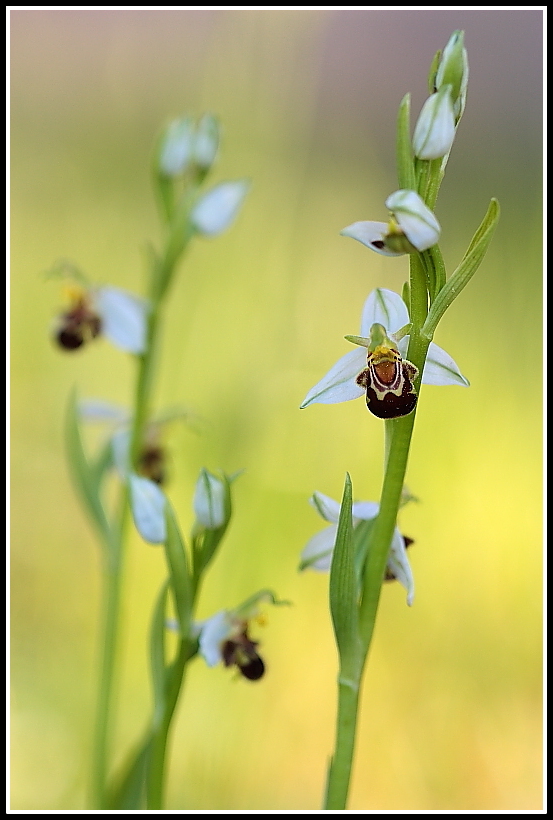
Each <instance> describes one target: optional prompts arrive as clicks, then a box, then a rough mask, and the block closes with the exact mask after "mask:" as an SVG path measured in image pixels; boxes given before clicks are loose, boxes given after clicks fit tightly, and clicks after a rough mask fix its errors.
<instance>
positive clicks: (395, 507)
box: [325, 254, 430, 810]
mask: <svg viewBox="0 0 553 820" xmlns="http://www.w3.org/2000/svg"><path fill="white" fill-rule="evenodd" d="M410 267H411V270H410V295H411V320H412V328H411V333H410V336H409V350H408V354H407V359H408V360H409V361H410V362H412V363H413V364H414V365H415V366H416V367H417V368H418V370H419V374H418V377H417V379H416V380H415V387H416V389H417V391H420V381H421V375H422V371H423V368H424V363H425V360H426V354H427V352H428V347H429V344H430V340H429V339H428V338H426V337H425V336H423V335H422V334H421V332H420V328H421V326H422V324H423V323H424V320H425V319H426V316H427V313H428V296H427V289H426V275H425V269H424V268H423V265H422V262H421V259H420V258H419V257H418V256H417V255H415V254H413V256H412V257H411V266H410ZM416 409H417V408H416V407H415V410H414V411H413V412H412V413H409V415H407V416H403V417H402V418H398V419H390V420H388V421H386V438H385V454H384V455H385V458H384V461H385V471H384V481H383V484H382V493H381V496H380V508H379V512H378V516H377V518H376V520H375V523H374V526H373V527H372V529H371V533H370V543H369V547H368V553H367V560H366V563H365V576H364V586H363V590H362V597H361V602H360V605H359V637H360V642H361V648H360V664H359V674H358V676H356V679H355V680H349V681H344V680H343V679H342V678H340V680H339V684H338V686H339V689H338V716H337V728H336V746H335V752H334V756H333V759H332V763H331V766H330V769H329V775H328V782H327V794H326V805H325V809H333V810H345V808H346V803H347V797H348V791H349V783H350V778H351V766H352V761H353V753H354V746H355V734H356V728H357V711H358V707H359V690H360V685H361V680H362V673H363V669H364V666H365V663H366V661H367V657H368V653H369V649H370V646H371V642H372V637H373V634H374V627H375V623H376V615H377V611H378V604H379V602H380V594H381V591H382V582H383V579H384V572H385V569H386V563H387V560H388V554H389V551H390V544H391V542H392V537H393V533H394V529H395V527H396V524H397V516H398V511H399V507H400V503H401V495H402V491H403V486H404V483H405V474H406V471H407V462H408V458H409V449H410V446H411V438H412V435H413V428H414V424H415V417H416Z"/></svg>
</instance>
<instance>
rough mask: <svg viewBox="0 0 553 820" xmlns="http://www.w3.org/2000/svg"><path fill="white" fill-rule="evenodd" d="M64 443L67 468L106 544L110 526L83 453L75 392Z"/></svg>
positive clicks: (67, 419) (93, 476)
mask: <svg viewBox="0 0 553 820" xmlns="http://www.w3.org/2000/svg"><path fill="white" fill-rule="evenodd" d="M65 441H66V447H67V456H68V460H69V466H70V469H71V472H72V474H73V478H74V480H75V484H76V487H77V490H78V492H79V495H80V497H81V500H82V502H83V504H84V506H85V508H86V510H87V512H88V514H89V515H90V517H91V519H92V521H93V522H94V524H95V526H96V527H97V529H98V530H99V532H100V536H101V537H102V540H103V541H104V542H108V541H109V538H110V526H109V523H108V520H107V518H106V514H105V512H104V508H103V506H102V502H101V501H100V497H99V491H98V487H99V476H98V472H97V471H94V470H93V469H91V467H90V465H89V463H88V459H87V457H86V454H85V451H84V447H83V442H82V438H81V431H80V427H79V413H78V408H77V401H76V394H75V391H73V392H72V393H71V396H70V398H69V404H68V407H67V416H66V424H65Z"/></svg>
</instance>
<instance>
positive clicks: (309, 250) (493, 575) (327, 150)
mask: <svg viewBox="0 0 553 820" xmlns="http://www.w3.org/2000/svg"><path fill="white" fill-rule="evenodd" d="M455 29H464V30H465V42H466V46H467V49H468V55H469V64H470V81H469V91H468V101H467V108H466V112H465V116H464V118H463V121H462V123H461V126H460V129H459V132H458V135H457V139H456V143H455V145H454V148H453V152H452V156H451V160H450V163H449V166H448V173H447V175H446V179H445V183H444V185H443V188H442V192H441V194H440V198H439V201H438V206H437V216H438V218H439V220H440V222H441V225H442V240H441V243H440V244H441V248H442V250H443V253H444V256H445V259H446V263H447V264H448V268H449V270H450V271H452V270H453V269H454V267H455V266H456V264H457V262H458V261H459V258H460V256H461V255H462V253H463V252H464V250H465V247H466V245H467V244H468V242H469V240H470V238H471V237H472V234H473V232H474V230H475V229H476V227H477V225H478V224H479V222H480V220H481V218H482V216H483V214H484V213H485V211H486V208H487V205H488V202H489V200H490V198H491V197H492V196H495V197H497V198H498V199H499V201H500V204H501V209H502V216H501V221H500V225H499V228H498V230H497V233H496V235H495V237H494V240H493V242H492V245H491V249H490V251H489V253H488V255H487V257H486V259H485V262H484V264H483V265H482V267H481V268H480V270H479V271H478V274H477V276H476V277H475V279H473V281H472V282H471V283H470V286H469V287H468V288H467V289H466V291H464V292H463V294H462V295H461V296H460V298H459V299H458V300H457V302H456V303H455V305H454V307H453V309H451V310H450V311H449V312H448V313H447V314H446V316H445V318H444V320H443V321H442V323H441V325H440V327H439V328H438V332H437V334H436V341H437V343H438V344H440V345H441V346H443V347H444V348H445V349H446V350H447V351H448V352H449V353H450V354H451V355H452V356H453V357H454V358H455V359H456V361H457V362H458V364H459V366H460V368H461V370H462V372H463V373H464V374H465V375H466V376H467V377H468V378H469V379H470V381H471V385H472V386H471V388H470V389H467V390H465V389H462V388H457V387H448V388H438V387H426V388H425V389H424V390H423V393H422V398H421V401H420V404H419V411H418V416H417V423H416V427H415V437H414V445H413V448H412V451H411V458H410V465H409V471H408V486H409V488H410V489H411V491H412V492H413V493H414V494H415V495H416V496H418V497H419V499H420V503H418V504H411V505H409V506H408V507H407V508H406V509H405V510H404V511H403V512H402V513H401V520H400V524H401V527H402V529H403V531H404V532H405V533H407V534H408V535H409V536H411V537H412V538H414V539H415V542H416V543H415V545H414V547H413V548H412V550H411V551H410V557H411V562H412V566H413V569H414V573H415V578H416V584H417V593H416V599H415V604H414V606H413V608H412V609H408V608H407V607H406V605H405V592H404V590H403V589H402V588H400V587H399V585H397V584H396V585H387V586H386V588H385V589H384V592H383V596H382V603H381V609H380V612H379V621H378V625H377V629H376V637H375V641H374V644H373V648H372V650H371V654H370V658H369V664H368V669H367V674H366V679H365V687H364V694H363V698H362V710H361V722H360V727H359V740H358V746H357V752H356V758H355V768H354V774H353V782H352V790H351V799H350V803H349V808H350V809H352V810H364V809H375V810H376V809H378V810H386V809H388V810H403V811H409V810H442V811H443V810H455V809H456V810H465V811H468V810H481V811H482V810H531V809H534V810H536V809H540V808H541V806H542V779H541V778H542V710H541V704H542V700H541V695H542V692H541V688H542V574H541V572H542V466H541V459H542V440H541V430H542V355H541V354H542V331H541V316H542V298H541V297H542V261H541V230H542V225H541V205H542V195H541V183H542V164H541V163H542V12H541V11H539V10H527V11H524V10H515V9H505V10H495V11H494V10H463V9H459V10H455V9H449V10H438V11H432V10H417V9H412V10H397V11H396V10H392V9H391V8H390V9H387V10H386V9H383V10H371V9H367V10H333V9H331V8H329V9H320V10H317V9H312V10H268V9H265V10H263V9H260V10H232V9H228V10H216V9H212V10H209V9H208V10H197V11H194V10H177V9H174V10H166V11H163V10H161V11H148V10H129V11H118V10H104V11H101V10H98V11H93V10H90V11H87V10H75V11H64V10H61V11H53V10H52V11H48V10H38V11H37V10H35V11H33V10H29V11H25V10H18V11H12V12H11V262H12V274H11V461H12V467H11V808H12V809H27V810H33V809H34V810H60V809H61V810H63V809H73V810H74V809H79V808H82V807H83V805H84V801H85V794H86V788H87V779H88V767H89V752H90V738H91V731H92V717H93V706H94V694H95V685H96V664H97V657H98V651H99V648H98V643H97V642H98V631H97V629H98V624H97V620H98V613H99V592H100V584H99V554H98V548H97V544H96V542H95V538H94V535H93V533H92V531H91V529H90V528H89V525H88V521H87V520H86V518H85V516H84V514H83V512H82V510H81V508H80V507H79V504H78V502H77V500H76V498H75V495H74V493H73V490H72V486H71V482H70V479H69V476H68V472H67V467H66V463H65V458H64V444H63V418H64V412H65V407H66V402H67V398H68V394H69V392H70V390H71V389H72V387H73V386H74V385H77V386H78V389H79V391H80V394H81V395H82V396H85V397H95V398H103V399H106V400H109V401H112V402H116V403H120V404H124V405H125V404H127V402H128V400H129V396H130V395H131V391H132V389H133V382H134V375H135V371H134V364H133V361H132V360H131V358H130V357H128V356H127V355H126V354H123V353H121V352H120V351H117V350H115V349H114V348H112V347H110V345H109V343H108V342H106V341H103V340H101V341H98V342H96V343H95V344H92V345H90V347H88V348H86V349H84V350H82V351H79V352H76V353H74V354H64V353H62V352H60V351H58V350H57V349H56V348H55V347H54V345H53V344H52V342H51V341H50V338H49V337H50V332H51V327H52V323H53V321H54V320H55V317H56V315H57V313H58V312H59V310H60V307H61V304H62V303H61V294H60V289H59V286H58V284H57V283H56V282H52V281H50V282H47V281H45V280H44V278H43V271H45V270H46V269H47V268H48V267H49V266H50V265H51V264H52V263H53V262H54V261H55V260H56V259H58V258H60V257H67V258H70V259H72V260H74V261H75V262H77V263H78V264H79V265H80V266H81V267H82V268H83V269H84V270H85V271H86V272H87V274H88V275H89V276H90V278H91V279H92V280H93V281H97V282H105V283H111V284H114V285H119V286H122V287H125V288H128V289H130V290H133V291H135V292H143V288H144V281H145V276H144V274H145V266H146V244H147V241H149V240H151V241H153V242H154V243H159V239H160V230H159V222H158V219H157V213H156V207H155V203H154V200H153V196H152V187H151V180H150V160H151V148H152V145H153V141H154V139H155V137H156V134H157V133H158V130H159V128H160V126H161V125H162V124H163V123H165V122H167V120H168V119H170V118H172V117H175V116H179V115H181V114H184V113H187V112H191V113H193V114H195V115H199V114H201V113H202V112H204V111H206V110H208V111H212V112H214V113H216V114H218V115H219V116H220V118H221V120H222V123H223V127H224V139H223V145H222V153H221V156H220V159H219V161H218V164H217V166H216V168H215V170H214V172H213V174H212V177H211V181H212V182H216V181H218V180H223V179H235V178H240V177H249V178H251V179H252V181H253V187H252V190H251V192H250V194H249V195H248V198H247V200H246V203H245V206H244V208H243V211H242V213H241V214H240V216H239V218H238V219H237V221H236V223H235V224H234V225H233V227H232V228H231V229H230V230H229V231H228V232H226V233H225V234H224V235H222V236H221V237H219V238H217V239H215V240H202V239H199V240H197V241H196V242H195V243H194V244H193V246H192V247H191V249H190V252H189V253H188V255H187V257H186V259H185V260H184V262H183V264H182V266H181V268H180V275H179V280H178V282H177V284H176V287H175V288H174V291H173V293H172V299H171V304H170V306H169V309H168V310H167V314H166V326H165V330H164V338H163V365H162V369H161V372H160V374H159V382H158V388H157V393H156V405H157V407H158V408H162V407H164V406H166V405H174V404H175V403H182V404H185V405H186V406H187V407H189V408H191V409H192V410H193V411H194V413H196V414H197V415H198V416H199V417H201V419H202V425H201V430H202V432H201V434H199V435H198V434H197V433H194V432H192V431H191V430H190V429H188V428H186V427H184V426H178V425H177V426H175V427H174V428H173V429H172V431H171V436H170V437H169V438H168V439H167V445H168V448H169V451H170V457H171V463H170V473H171V482H170V484H169V487H168V492H169V494H170V496H171V499H172V501H173V503H174V505H175V507H176V509H177V511H178V514H179V517H180V521H181V524H182V527H183V529H184V531H185V532H186V531H188V528H189V526H190V525H191V523H192V519H193V514H192V508H191V494H192V491H193V487H194V483H195V480H196V477H197V474H198V471H199V469H200V467H202V466H206V467H208V468H209V469H210V470H217V469H223V470H225V471H227V472H233V471H235V470H238V469H242V468H243V469H244V470H245V472H244V474H243V476H242V477H241V478H240V480H239V481H238V482H237V483H236V485H235V502H236V503H235V515H234V518H233V521H232V524H231V529H230V532H229V535H228V537H227V539H226V541H225V542H224V545H223V548H222V550H221V552H220V553H219V555H218V557H217V559H216V561H215V563H214V564H213V566H212V569H211V571H210V573H209V577H208V579H207V582H206V586H205V590H204V595H203V597H202V600H201V606H200V611H199V613H198V614H199V616H200V617H207V616H209V615H210V614H212V613H213V612H215V611H216V610H218V609H221V608H225V607H229V608H230V607H233V606H235V605H236V604H238V603H239V602H241V601H242V600H243V599H245V598H246V597H248V596H249V595H250V594H251V593H252V592H254V591H256V590H257V589H259V588H261V587H271V588H273V589H274V590H275V591H276V592H277V593H278V594H279V595H280V596H281V597H284V598H288V599H290V600H291V601H292V602H293V605H292V606H291V607H288V608H280V609H272V610H271V611H269V613H268V614H269V623H268V626H267V627H266V628H265V629H263V631H261V630H259V632H258V633H257V634H255V635H254V637H257V638H259V639H260V640H261V641H262V655H263V657H264V658H265V661H266V664H267V668H268V671H267V675H266V676H265V678H264V679H263V680H262V681H261V682H259V683H255V684H253V683H250V682H248V681H245V680H243V679H240V680H238V681H236V680H234V675H233V673H232V672H231V671H229V670H225V669H223V668H222V667H221V668H219V667H217V668H215V669H207V668H206V666H205V664H204V663H203V661H202V660H201V659H199V660H196V661H195V662H194V664H193V666H192V668H191V671H190V674H189V677H188V680H187V683H186V688H185V691H184V697H183V698H182V699H181V702H180V705H179V708H178V718H177V720H176V722H175V726H174V733H173V736H172V748H171V755H170V771H169V778H168V793H167V808H168V809H190V810H209V809H212V810H223V811H224V810H230V809H235V810H271V809H272V810H298V811H299V810H317V809H318V808H319V807H320V805H321V800H322V793H323V788H324V781H325V776H326V766H327V761H328V757H329V755H330V753H331V750H332V745H333V740H334V720H335V696H336V686H335V679H336V671H337V664H336V652H335V648H334V642H333V637H332V631H331V626H330V619H329V613H328V603H327V587H328V579H327V577H326V576H324V575H318V574H316V573H304V574H298V572H297V564H298V558H299V553H300V551H301V549H302V547H303V545H304V543H305V542H306V540H307V539H308V538H309V537H310V536H311V535H312V534H313V533H314V532H316V531H317V530H318V529H321V528H322V526H323V522H322V520H321V519H319V518H318V516H317V515H316V513H315V512H314V511H313V509H312V508H311V507H310V506H309V505H308V503H307V500H308V498H309V496H310V495H311V493H312V492H313V491H314V490H319V491H321V492H323V493H326V494H328V495H330V496H333V497H334V498H339V497H340V494H341V492H342V487H343V481H344V475H345V472H346V470H348V471H349V472H350V473H351V476H352V480H353V488H354V495H355V497H356V498H358V499H373V500H376V499H378V497H379V492H380V481H381V476H382V448H383V435H382V433H383V430H382V424H381V422H380V421H379V420H378V419H376V418H374V417H373V416H371V415H370V414H369V413H368V412H367V410H366V408H365V406H364V404H363V402H362V401H358V402H357V401H356V402H349V403H346V404H342V405H334V406H323V405H316V406H313V407H310V408H308V409H306V410H303V411H299V409H298V406H299V404H300V402H301V401H302V399H303V397H304V395H305V393H306V392H307V390H308V389H309V388H310V387H311V386H312V385H313V384H314V383H315V382H316V381H317V380H318V379H319V378H320V377H321V376H322V375H323V374H324V373H325V372H326V371H327V369H328V368H329V367H330V365H331V364H333V363H334V361H336V359H337V358H338V357H339V356H341V355H342V354H343V353H345V352H346V351H347V350H348V349H350V347H349V346H348V344H347V343H346V342H345V341H344V340H343V336H344V334H346V333H357V332H358V327H359V321H360V315H361V308H362V305H363V301H364V299H365V298H366V296H367V295H368V293H369V292H370V291H371V290H372V289H373V288H375V287H377V286H381V287H388V288H391V289H393V290H400V289H401V286H402V283H403V281H404V279H405V277H406V275H407V260H406V258H402V259H388V258H385V257H381V256H378V255H376V254H372V253H370V252H369V251H367V250H366V249H365V248H363V247H362V246H361V245H360V244H359V243H357V242H353V241H351V240H348V239H344V238H343V237H341V236H339V231H340V230H341V229H342V228H343V227H344V226H346V225H348V224H350V223H351V222H354V221H356V220H361V219H377V220H378V219H384V218H385V208H384V199H385V198H386V196H387V195H388V194H389V193H390V192H391V191H393V190H395V188H396V187H397V183H396V179H395V164H394V137H395V118H396V114H397V108H398V104H399V102H400V100H401V98H402V97H403V95H404V94H405V93H406V92H408V91H410V92H411V94H412V120H413V125H414V121H415V118H416V116H417V114H418V112H419V110H420V106H421V105H422V103H423V101H424V99H425V97H426V94H427V91H426V76H427V72H428V68H429V65H430V61H431V59H432V57H433V55H434V53H435V51H436V50H438V49H439V48H443V46H444V45H445V43H446V42H447V40H448V38H449V36H450V34H451V33H452V32H453V31H454V30H455ZM164 577H165V563H164V558H163V553H162V550H161V548H156V547H152V546H149V545H147V544H145V543H144V542H142V541H141V540H140V539H139V538H138V536H133V539H132V543H131V544H130V549H129V558H128V563H127V568H126V581H125V607H124V614H125V624H124V626H125V629H124V641H123V644H124V645H123V652H122V657H121V674H120V679H119V693H120V697H119V713H118V720H117V726H116V737H115V740H114V743H115V750H114V751H115V757H116V760H117V761H121V760H122V758H123V757H124V755H125V752H126V751H127V750H128V748H129V746H130V745H131V744H132V743H133V742H134V741H135V740H136V739H137V738H138V736H139V734H140V732H141V731H142V727H143V726H144V722H145V719H146V716H147V715H148V714H149V709H150V702H151V701H150V683H149V673H148V661H147V647H146V643H145V641H146V639H147V632H148V628H149V620H150V616H151V612H152V606H153V602H154V599H155V596H156V594H157V592H158V590H159V587H160V584H161V582H162V580H163V578H164Z"/></svg>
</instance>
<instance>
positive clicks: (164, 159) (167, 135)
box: [157, 114, 220, 178]
mask: <svg viewBox="0 0 553 820" xmlns="http://www.w3.org/2000/svg"><path fill="white" fill-rule="evenodd" d="M219 131H220V128H219V122H218V120H217V118H216V117H214V116H213V115H212V114H204V116H203V117H201V118H200V120H199V121H198V122H197V123H196V122H195V121H194V119H193V118H192V117H190V116H187V117H181V118H180V119H176V120H173V121H172V122H170V123H169V125H168V126H167V128H166V129H165V131H164V133H163V135H162V137H161V141H160V146H159V149H158V157H157V163H158V168H159V172H160V174H163V175H164V176H166V177H170V178H174V177H178V176H180V175H181V174H184V173H185V172H187V171H191V172H193V173H195V174H196V175H197V176H198V177H200V178H203V177H204V176H205V174H206V173H207V172H208V171H209V169H210V168H211V166H212V165H213V163H214V161H215V159H216V157H217V152H218V150H219V136H220V134H219Z"/></svg>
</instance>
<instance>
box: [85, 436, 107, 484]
mask: <svg viewBox="0 0 553 820" xmlns="http://www.w3.org/2000/svg"><path fill="white" fill-rule="evenodd" d="M111 467H113V447H112V442H111V439H108V441H106V442H104V444H103V446H102V447H101V448H100V450H99V451H98V453H97V454H96V458H95V459H93V460H91V461H90V462H89V468H90V475H91V478H92V481H93V483H94V484H95V485H96V487H97V490H98V493H99V492H100V488H101V486H102V481H103V480H104V476H105V475H106V473H107V471H108V470H109V469H110V468H111Z"/></svg>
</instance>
